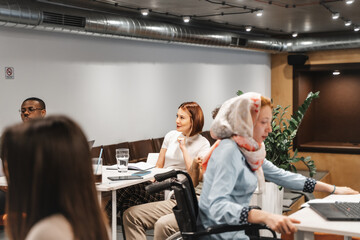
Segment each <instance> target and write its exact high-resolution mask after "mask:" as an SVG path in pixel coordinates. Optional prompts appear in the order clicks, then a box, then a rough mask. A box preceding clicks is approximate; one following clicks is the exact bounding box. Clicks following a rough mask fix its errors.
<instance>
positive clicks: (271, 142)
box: [265, 92, 320, 177]
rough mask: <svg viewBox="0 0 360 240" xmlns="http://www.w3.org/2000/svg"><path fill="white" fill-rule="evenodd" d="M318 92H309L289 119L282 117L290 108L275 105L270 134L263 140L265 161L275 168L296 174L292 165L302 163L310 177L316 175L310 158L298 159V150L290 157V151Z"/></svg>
mask: <svg viewBox="0 0 360 240" xmlns="http://www.w3.org/2000/svg"><path fill="white" fill-rule="evenodd" d="M319 94H320V92H316V93H313V92H310V93H309V94H308V95H307V97H306V99H305V101H304V103H303V104H302V105H301V106H300V107H299V109H298V110H297V111H296V112H295V113H294V114H293V115H292V116H291V117H290V119H285V118H284V115H285V114H286V113H287V109H288V108H289V107H290V106H287V107H285V108H283V107H282V106H280V105H277V106H276V107H275V108H274V109H273V119H272V133H270V134H269V136H268V137H267V138H266V140H265V148H266V159H267V160H269V161H271V162H272V163H274V164H275V165H276V166H278V167H280V168H283V169H285V170H289V171H293V172H297V170H296V167H295V165H294V163H296V162H299V161H301V162H303V163H304V164H305V166H306V167H307V168H308V170H309V174H310V176H311V177H312V176H313V175H314V174H315V173H316V167H315V164H314V161H313V160H311V157H310V156H308V157H298V156H297V154H298V150H297V149H295V150H294V154H293V155H292V156H290V150H291V148H292V147H293V140H294V138H295V137H296V134H297V131H298V129H299V127H300V124H301V121H302V120H303V118H304V115H305V113H306V111H307V109H308V108H309V106H310V104H311V102H312V100H313V99H315V98H318V97H319Z"/></svg>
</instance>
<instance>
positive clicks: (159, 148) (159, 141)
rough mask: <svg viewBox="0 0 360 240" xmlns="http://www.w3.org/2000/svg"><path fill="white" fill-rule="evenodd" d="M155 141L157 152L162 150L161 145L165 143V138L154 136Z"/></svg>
mask: <svg viewBox="0 0 360 240" xmlns="http://www.w3.org/2000/svg"><path fill="white" fill-rule="evenodd" d="M152 141H153V143H154V147H155V152H160V150H161V146H162V144H163V141H164V138H163V137H161V138H153V139H152Z"/></svg>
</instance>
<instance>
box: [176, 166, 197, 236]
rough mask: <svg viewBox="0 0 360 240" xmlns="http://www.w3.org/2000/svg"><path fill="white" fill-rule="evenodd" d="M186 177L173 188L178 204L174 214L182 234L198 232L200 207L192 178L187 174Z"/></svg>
mask: <svg viewBox="0 0 360 240" xmlns="http://www.w3.org/2000/svg"><path fill="white" fill-rule="evenodd" d="M184 175H185V176H186V178H184V179H182V180H181V181H179V183H180V184H177V185H175V186H173V187H172V189H173V190H174V194H175V198H176V202H177V205H176V206H175V207H174V208H173V212H174V214H175V218H176V221H177V222H178V225H179V229H180V231H181V232H196V230H197V225H196V221H197V216H198V211H199V205H198V201H197V197H196V193H195V189H194V185H193V183H192V181H191V178H190V176H189V175H188V174H187V173H184Z"/></svg>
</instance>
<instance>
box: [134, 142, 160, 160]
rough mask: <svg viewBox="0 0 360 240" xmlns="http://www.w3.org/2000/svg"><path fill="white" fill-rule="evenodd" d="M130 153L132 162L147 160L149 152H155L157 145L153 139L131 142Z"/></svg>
mask: <svg viewBox="0 0 360 240" xmlns="http://www.w3.org/2000/svg"><path fill="white" fill-rule="evenodd" d="M129 149H130V155H131V158H132V159H133V161H132V162H135V161H136V162H141V161H143V162H146V159H147V156H148V154H149V153H152V152H155V147H154V144H153V141H152V140H151V139H146V140H140V141H135V142H129Z"/></svg>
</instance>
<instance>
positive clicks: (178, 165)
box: [161, 130, 210, 170]
mask: <svg viewBox="0 0 360 240" xmlns="http://www.w3.org/2000/svg"><path fill="white" fill-rule="evenodd" d="M178 137H184V135H183V134H182V133H181V132H178V131H176V130H173V131H170V132H168V133H167V134H166V135H165V138H164V142H163V144H162V146H161V148H165V149H166V153H165V164H164V168H173V169H178V170H186V167H185V161H184V157H183V154H182V152H181V149H180V147H179V142H178V140H177V139H178ZM185 146H186V149H187V150H188V153H189V156H190V157H191V159H194V158H195V157H204V156H205V154H206V153H208V151H209V150H210V143H209V141H208V140H207V139H206V138H205V137H203V136H201V134H196V135H194V136H192V137H187V138H186V140H185Z"/></svg>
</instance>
